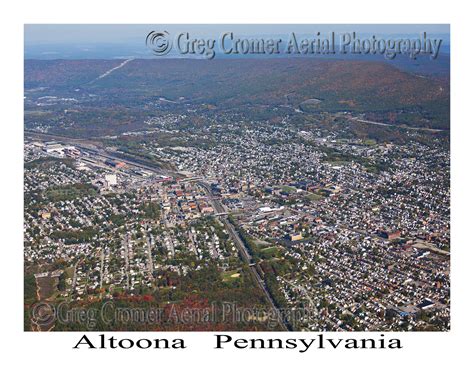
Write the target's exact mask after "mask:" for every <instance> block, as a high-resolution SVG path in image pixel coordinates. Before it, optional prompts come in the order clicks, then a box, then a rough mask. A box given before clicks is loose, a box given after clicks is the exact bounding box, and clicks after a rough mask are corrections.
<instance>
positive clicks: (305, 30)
mask: <svg viewBox="0 0 474 379" xmlns="http://www.w3.org/2000/svg"><path fill="white" fill-rule="evenodd" d="M151 30H167V31H168V32H170V33H176V32H190V33H193V34H197V35H200V36H216V35H218V34H220V33H222V32H226V31H233V32H235V33H239V34H241V35H247V36H255V35H262V36H264V35H280V34H288V33H290V32H295V33H302V34H312V33H315V32H317V31H319V32H321V33H327V32H330V31H334V32H353V31H354V32H357V33H361V34H373V33H377V34H378V35H406V34H408V35H414V34H416V35H417V34H419V33H420V32H427V33H429V34H433V35H443V34H444V35H449V25H448V24H442V25H434V24H424V25H418V24H417V25H413V24H384V25H378V24H364V25H360V24H359V25H349V24H345V25H338V24H330V25H329V24H322V25H321V24H319V25H304V24H299V25H289V24H283V25H282V24H280V25H270V24H268V25H252V24H249V25H242V24H237V25H178V24H174V25H160V24H157V25H144V24H142V25H134V24H125V25H124V24H122V25H114V24H108V25H106V24H102V25H97V24H82V25H80V24H77V25H74V24H69V25H64V24H49V25H47V24H27V25H25V44H26V45H31V44H38V43H42V44H44V43H46V44H55V43H94V42H95V43H120V42H133V41H136V40H140V41H142V40H143V39H144V37H145V36H146V34H148V32H150V31H151Z"/></svg>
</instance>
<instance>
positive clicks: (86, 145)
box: [25, 131, 291, 330]
mask: <svg viewBox="0 0 474 379" xmlns="http://www.w3.org/2000/svg"><path fill="white" fill-rule="evenodd" d="M26 135H27V136H29V137H33V138H37V139H41V140H43V141H44V140H55V141H58V142H65V143H69V144H71V145H75V146H78V147H80V148H81V149H82V150H84V151H87V152H89V153H93V154H95V155H98V156H101V157H103V158H107V159H120V160H121V161H123V162H125V163H127V164H129V165H131V166H136V167H139V168H142V169H145V170H149V171H152V172H154V173H158V174H162V175H168V176H174V177H177V176H180V175H179V174H178V173H176V172H173V171H169V170H164V169H162V168H161V167H156V166H153V165H152V163H151V162H143V161H137V160H135V159H133V160H132V159H130V158H124V157H122V156H121V155H119V154H118V155H115V154H111V153H109V152H105V151H104V150H103V149H101V148H99V147H97V146H96V145H94V144H93V143H91V142H89V141H87V140H80V139H74V138H69V137H63V136H58V135H53V134H43V133H35V132H28V131H25V136H26ZM197 184H198V185H199V186H201V187H202V188H203V189H204V190H205V192H206V193H207V195H208V198H209V201H210V202H211V204H212V206H213V207H214V209H215V211H216V213H217V214H220V215H221V216H219V217H221V220H222V222H223V224H224V226H225V228H226V229H227V231H228V233H229V235H230V236H231V238H232V240H233V241H234V243H235V245H236V247H237V250H238V252H239V255H240V257H241V259H242V260H243V261H244V262H245V263H246V264H248V265H250V264H251V263H252V257H251V255H250V254H249V252H248V250H247V248H246V247H245V245H244V243H243V242H242V240H241V239H240V236H239V235H238V233H237V232H236V230H235V228H234V226H233V225H232V224H231V223H230V221H229V219H228V217H227V212H226V210H225V209H224V207H223V205H222V204H221V202H220V201H219V200H217V199H215V198H214V197H213V196H212V192H211V189H210V188H209V185H208V184H207V183H205V182H203V181H197ZM127 237H128V236H127ZM124 243H125V245H126V247H125V255H126V257H125V264H126V269H125V270H126V274H127V286H129V277H128V256H127V255H128V253H129V252H128V238H127V239H126V240H125V241H124ZM172 245H173V244H172V243H171V246H172ZM249 269H250V272H251V273H252V275H253V277H254V279H255V282H256V283H257V285H258V286H259V288H260V289H261V290H262V292H263V293H264V294H265V297H266V298H267V301H268V303H269V305H270V306H271V308H272V311H273V312H274V314H275V315H277V316H278V321H279V324H280V326H281V327H282V328H283V329H284V330H290V328H291V326H290V325H289V324H288V323H287V322H286V321H285V320H283V319H282V318H281V314H280V312H279V310H278V307H277V306H276V303H275V301H274V299H273V297H272V295H271V294H270V292H269V291H268V289H267V287H266V284H265V281H264V280H263V279H262V277H261V275H260V273H259V272H258V271H257V269H256V267H255V266H249Z"/></svg>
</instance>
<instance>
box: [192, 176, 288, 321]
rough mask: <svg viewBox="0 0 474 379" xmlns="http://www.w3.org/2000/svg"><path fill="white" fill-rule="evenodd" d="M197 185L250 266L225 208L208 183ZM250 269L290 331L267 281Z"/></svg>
mask: <svg viewBox="0 0 474 379" xmlns="http://www.w3.org/2000/svg"><path fill="white" fill-rule="evenodd" d="M197 184H198V185H199V186H201V187H202V188H203V189H204V191H206V193H207V196H208V198H209V201H210V202H211V204H212V206H213V207H214V209H215V210H216V213H219V214H222V216H220V220H221V221H222V223H223V224H224V227H225V228H226V230H227V232H228V233H229V235H230V236H231V238H232V240H233V241H234V243H235V246H236V247H237V250H238V252H239V254H240V257H241V258H242V260H243V261H244V262H245V263H247V264H248V265H250V264H251V263H252V257H251V255H250V254H249V252H248V250H247V248H246V247H245V245H244V243H243V242H242V239H241V238H240V236H239V234H238V233H237V231H236V230H235V228H234V226H233V225H232V224H231V223H230V221H229V219H228V217H227V214H226V211H225V209H224V206H223V205H222V204H221V202H220V201H219V200H217V199H215V198H214V197H213V196H212V192H211V189H210V188H209V185H208V184H207V183H205V182H202V181H199V182H197ZM249 269H250V272H251V273H252V275H253V277H254V279H255V282H256V283H257V284H258V286H259V287H260V289H261V290H262V292H263V293H264V294H265V297H266V298H267V300H268V303H269V304H270V306H271V308H272V311H273V313H274V314H275V315H277V316H278V321H279V324H280V326H281V327H282V328H283V329H284V330H289V328H290V325H289V324H288V323H287V322H286V321H285V320H283V319H282V318H281V314H280V311H279V310H278V307H277V305H276V304H275V301H274V300H273V297H272V295H271V294H270V292H269V291H268V289H267V286H266V284H265V281H264V280H263V279H262V277H261V275H260V273H259V272H258V271H257V269H256V267H255V266H249Z"/></svg>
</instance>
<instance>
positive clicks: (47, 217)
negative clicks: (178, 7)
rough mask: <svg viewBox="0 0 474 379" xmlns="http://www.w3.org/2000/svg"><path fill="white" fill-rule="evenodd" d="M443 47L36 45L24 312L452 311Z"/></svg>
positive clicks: (432, 324)
mask: <svg viewBox="0 0 474 379" xmlns="http://www.w3.org/2000/svg"><path fill="white" fill-rule="evenodd" d="M438 59H439V60H438V61H436V62H435V61H432V60H430V59H429V58H427V59H426V60H423V57H420V59H419V62H420V63H419V64H417V65H411V63H410V62H408V61H407V62H405V63H404V62H401V63H400V60H403V58H400V59H399V60H394V61H393V62H390V63H387V62H386V61H384V60H383V58H381V60H380V61H374V60H370V59H368V60H351V59H343V60H340V59H318V58H308V59H298V58H284V59H283V58H274V59H246V58H236V59H215V60H213V61H203V60H193V59H173V58H170V59H134V58H130V57H126V58H125V59H82V60H81V59H52V60H37V59H27V60H25V95H24V109H25V119H24V121H25V125H24V127H25V129H24V138H25V139H24V275H25V276H24V282H25V330H32V331H50V330H51V331H55V330H131V331H133V330H154V331H157V330H168V331H169V330H177V331H186V330H211V331H214V330H245V331H246V330H252V331H268V330H271V331H281V330H289V331H448V330H450V148H449V143H450V141H449V137H450V136H449V91H450V88H449V55H447V57H446V56H445V55H443V54H442V53H441V56H440V57H439V58H438ZM443 59H444V60H443ZM38 303H40V304H42V305H43V306H44V304H47V305H48V306H49V307H53V308H54V307H56V308H54V309H58V308H57V307H58V306H59V305H60V304H61V305H62V306H63V307H64V309H66V308H67V309H68V310H69V311H71V310H80V309H82V310H91V309H92V310H96V311H100V310H103V309H104V305H107V306H109V305H110V304H112V303H113V304H114V307H116V308H120V309H133V310H134V311H135V315H136V314H137V312H138V313H139V314H140V315H141V316H143V315H144V314H147V312H149V311H150V310H151V309H159V310H160V312H161V313H160V317H159V318H158V319H157V320H155V321H154V322H142V321H141V320H140V317H138V319H137V318H134V317H129V318H126V319H124V318H120V317H116V318H114V319H113V320H109V321H108V322H106V321H104V320H96V322H95V323H94V324H93V325H89V324H87V323H84V322H82V321H81V320H73V321H71V320H69V322H59V321H58V319H57V317H56V319H55V318H54V317H49V316H51V314H48V309H49V312H50V311H51V309H53V308H48V307H46V308H44V309H45V310H43V313H39V314H38V313H37V310H38V308H37V306H36V305H37V304H38ZM229 309H231V310H232V312H233V314H232V316H233V317H229V313H228V311H229ZM186 310H191V311H190V312H192V314H193V316H195V317H191V319H187V320H183V319H181V318H178V319H176V318H174V316H175V315H176V314H177V313H176V312H179V314H181V315H182V314H183V312H186ZM35 312H36V314H35ZM45 312H46V313H45ZM206 312H210V313H211V314H212V317H207V318H206V317H201V318H199V319H197V318H198V317H197V315H198V314H199V315H202V314H205V313H206ZM226 312H227V313H226ZM236 314H237V316H239V315H240V316H242V315H243V316H242V317H236Z"/></svg>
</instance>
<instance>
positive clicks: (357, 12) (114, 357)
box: [0, 0, 474, 378]
mask: <svg viewBox="0 0 474 379" xmlns="http://www.w3.org/2000/svg"><path fill="white" fill-rule="evenodd" d="M2 15H3V20H2V25H1V28H2V34H1V35H2V59H1V70H0V72H1V75H2V81H1V82H0V83H1V92H2V116H3V117H2V118H1V123H2V129H3V133H2V138H1V139H0V140H1V144H2V146H1V147H2V148H1V154H2V161H1V162H2V171H3V172H2V179H3V180H2V196H1V197H0V198H1V200H2V207H1V208H0V209H1V210H2V215H1V217H0V219H1V223H2V225H1V228H0V230H1V233H2V238H1V241H2V243H1V245H0V246H1V247H2V249H1V252H0V254H2V259H1V263H0V267H1V270H2V272H1V278H2V287H1V288H2V292H1V293H2V295H3V296H2V299H3V304H2V311H1V312H0V313H1V317H2V323H1V326H2V328H3V329H4V331H5V332H6V337H7V338H4V339H2V343H1V349H2V354H1V356H2V358H3V359H2V361H3V362H4V365H5V364H6V366H3V367H5V369H6V370H5V369H3V370H2V371H3V372H10V374H13V373H15V374H20V375H21V376H23V375H31V376H33V377H35V378H42V377H48V378H51V377H53V378H54V377H57V376H64V377H69V378H79V377H83V376H84V375H88V376H89V375H92V376H94V377H95V376H98V375H100V374H105V375H107V376H111V377H115V376H119V377H140V376H143V375H154V376H163V375H168V374H169V375H174V376H178V377H180V378H181V377H186V376H190V377H191V376H192V377H194V376H198V377H201V376H204V375H206V376H210V377H224V378H227V377H237V376H238V377H241V376H250V377H256V376H261V375H265V376H266V377H268V376H273V375H275V376H277V377H282V378H285V377H295V376H297V375H303V374H306V375H312V376H325V377H328V376H331V377H336V378H342V377H345V378H346V377H369V378H370V377H377V378H380V377H386V378H392V377H393V378H400V377H408V378H413V377H415V376H420V375H424V376H426V377H428V378H442V377H444V378H446V377H449V376H454V375H455V373H456V372H458V371H459V372H464V373H465V374H464V375H463V377H466V376H467V375H469V374H468V373H469V372H472V369H470V365H469V360H468V357H470V356H471V354H470V353H471V351H472V348H471V345H470V339H471V338H472V329H473V327H472V325H471V316H472V315H473V313H472V303H473V300H472V296H471V293H470V289H471V288H472V281H471V280H470V278H471V275H470V271H471V270H472V269H473V267H474V265H473V259H472V256H473V253H472V251H471V246H472V240H471V237H472V232H471V228H472V221H471V217H472V215H473V214H474V213H473V209H472V200H471V199H472V197H473V189H472V187H471V185H472V181H470V180H469V179H470V177H472V172H473V169H472V158H471V150H472V148H471V144H472V143H473V138H472V137H473V128H474V126H473V125H471V124H472V122H471V118H472V112H471V109H472V94H471V92H472V89H473V88H474V87H473V86H472V63H473V61H472V59H471V58H472V53H471V51H472V49H473V43H472V39H471V36H472V35H473V33H472V32H473V30H472V29H473V28H472V20H471V16H472V12H471V11H469V10H468V8H467V6H466V7H465V8H463V6H462V5H459V3H458V4H454V3H447V2H445V1H443V2H441V1H430V2H424V3H421V2H413V1H406V0H402V1H397V2H390V3H382V2H380V1H367V0H364V1H356V2H355V1H352V2H341V1H339V2H324V3H321V2H316V1H307V2H300V1H291V2H288V1H275V0H274V1H270V2H268V3H258V2H256V1H250V0H244V1H239V2H235V3H226V2H222V1H219V2H217V1H216V2H211V1H194V2H190V3H189V4H185V2H183V1H180V2H179V3H178V2H171V3H163V2H153V1H141V0H134V1H133V2H119V1H110V2H105V1H103V2H99V1H97V0H95V1H92V0H82V1H80V2H67V1H64V0H63V1H50V0H41V1H23V2H10V3H9V4H8V10H7V9H6V7H4V11H3V12H2ZM25 23H149V24H160V23H182V24H184V23H310V24H318V23H325V24H329V23H339V24H342V23H352V24H354V23H379V24H380V23H450V24H451V46H452V49H451V56H452V68H451V72H452V81H451V93H452V107H451V136H452V179H453V180H452V248H451V251H452V330H451V332H449V333H401V334H399V335H400V338H401V339H402V342H403V345H404V346H405V347H404V349H402V350H400V351H390V350H377V351H375V350H374V351H361V350H358V351H349V350H336V351H333V350H328V349H326V350H314V351H308V352H307V353H305V354H300V353H298V352H296V351H278V350H273V351H269V350H258V351H255V350H235V349H232V350H229V349H226V350H224V351H216V350H213V348H212V347H213V346H214V343H213V342H214V339H213V333H185V334H182V335H184V337H183V338H185V340H186V342H187V344H188V345H189V346H190V347H189V348H188V349H186V350H184V351H171V350H170V351H165V350H163V351H157V350H148V351H130V350H129V351H119V350H101V351H94V350H84V349H81V350H79V351H76V350H73V349H72V346H73V345H74V344H75V343H76V342H77V340H78V339H79V336H80V335H81V334H80V333H79V334H77V333H50V334H47V333H25V332H23V331H22V329H23V314H22V309H23V302H22V300H23V293H22V282H23V256H22V254H21V251H22V244H23V236H22V226H23V225H22V222H23V221H22V213H23V204H22V202H23V199H22V194H23V188H22V181H23V178H22V168H23V135H22V132H23V119H22V114H23V102H22V98H23V88H22V83H23V24H25ZM5 115H6V117H5ZM235 334H236V335H237V334H242V335H245V336H246V337H250V336H252V337H261V338H265V337H266V336H269V335H270V334H267V333H260V334H258V335H256V334H255V333H252V334H249V333H235ZM385 334H386V335H388V333H385ZM126 335H132V336H133V337H137V334H136V333H124V334H121V336H123V337H125V336H126ZM140 335H148V336H150V337H156V334H150V333H140ZM336 335H337V333H327V336H328V337H329V336H331V337H336ZM339 335H341V334H339ZM376 335H378V334H376ZM376 335H372V337H375V336H376ZM390 335H391V336H392V335H393V334H390ZM167 336H169V337H171V338H172V337H175V338H176V337H178V336H179V335H178V333H168V334H167ZM284 336H285V337H291V338H298V337H303V336H306V337H309V336H308V335H307V334H304V333H291V334H288V335H286V333H279V334H278V337H281V338H283V337H284ZM343 337H346V338H347V337H348V335H347V334H344V335H343Z"/></svg>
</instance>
